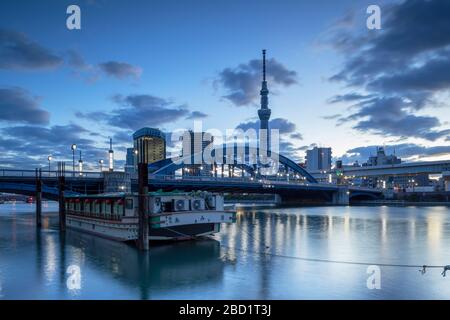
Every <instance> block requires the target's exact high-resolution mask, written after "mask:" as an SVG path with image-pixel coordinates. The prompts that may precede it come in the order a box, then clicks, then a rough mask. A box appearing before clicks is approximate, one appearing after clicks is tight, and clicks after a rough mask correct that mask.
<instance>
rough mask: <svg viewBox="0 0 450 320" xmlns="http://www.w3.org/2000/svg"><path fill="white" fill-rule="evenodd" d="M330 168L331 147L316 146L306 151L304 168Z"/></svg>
mask: <svg viewBox="0 0 450 320" xmlns="http://www.w3.org/2000/svg"><path fill="white" fill-rule="evenodd" d="M330 169H331V148H317V147H314V148H313V149H311V150H307V151H306V170H308V171H320V170H323V171H325V170H327V171H328V170H330Z"/></svg>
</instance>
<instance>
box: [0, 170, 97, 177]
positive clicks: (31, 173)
mask: <svg viewBox="0 0 450 320" xmlns="http://www.w3.org/2000/svg"><path fill="white" fill-rule="evenodd" d="M60 174H61V172H59V171H55V170H52V171H49V170H42V171H41V177H42V178H57V177H58V176H60ZM63 175H64V176H65V177H66V178H80V179H84V178H102V177H103V173H102V172H95V171H86V172H82V173H80V172H79V171H64V173H63ZM0 177H24V178H25V177H29V178H31V177H36V170H20V169H0Z"/></svg>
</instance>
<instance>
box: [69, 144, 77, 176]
mask: <svg viewBox="0 0 450 320" xmlns="http://www.w3.org/2000/svg"><path fill="white" fill-rule="evenodd" d="M70 148H71V149H72V175H75V150H77V145H76V144H75V143H74V144H72V146H71V147H70Z"/></svg>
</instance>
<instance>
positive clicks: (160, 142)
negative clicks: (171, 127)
mask: <svg viewBox="0 0 450 320" xmlns="http://www.w3.org/2000/svg"><path fill="white" fill-rule="evenodd" d="M133 141H134V150H135V155H134V157H135V161H134V165H135V166H136V165H137V164H139V163H147V164H150V163H153V162H156V161H159V160H163V159H165V158H166V136H165V135H164V133H163V132H162V131H161V130H159V129H155V128H142V129H139V130H138V131H136V132H135V133H134V134H133ZM134 150H133V152H134Z"/></svg>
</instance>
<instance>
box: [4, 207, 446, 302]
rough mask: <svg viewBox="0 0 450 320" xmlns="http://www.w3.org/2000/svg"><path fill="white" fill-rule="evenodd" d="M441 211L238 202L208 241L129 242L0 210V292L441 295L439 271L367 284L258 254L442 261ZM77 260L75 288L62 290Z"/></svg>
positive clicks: (361, 273) (323, 267)
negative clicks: (230, 220) (232, 216)
mask: <svg viewBox="0 0 450 320" xmlns="http://www.w3.org/2000/svg"><path fill="white" fill-rule="evenodd" d="M448 213H449V211H448V208H445V207H442V208H440V207H435V208H413V207H411V208H394V207H373V208H369V207H315V208H270V209H264V210H262V209H255V208H252V209H251V210H249V211H245V210H243V209H240V211H239V213H238V215H237V223H236V224H232V225H223V226H222V231H221V233H220V234H218V235H216V236H215V237H214V239H210V240H203V241H198V242H181V243H175V244H174V243H171V244H161V245H152V246H151V249H150V252H148V253H141V252H139V251H138V250H136V249H135V248H134V247H133V246H131V245H128V244H123V243H118V242H114V241H109V240H106V239H102V238H98V237H95V236H91V235H87V234H83V233H80V232H77V231H72V230H68V231H67V232H66V233H65V234H60V233H59V232H58V230H57V228H58V221H57V215H54V214H53V215H49V214H45V215H44V220H43V226H44V228H42V230H41V231H36V229H35V227H34V218H33V215H32V214H30V213H26V214H23V213H20V211H19V210H16V211H14V212H9V214H6V213H5V212H2V211H1V208H0V289H1V290H0V297H1V298H6V299H11V298H23V299H26V298H30V299H36V298H42V299H104V298H111V299H189V298H192V299H205V298H212V299H278V298H287V299H301V298H307V299H308V298H333V299H339V298H350V299H382V298H384V299H401V298H448V297H450V286H448V280H449V279H448V278H442V277H441V276H440V275H439V273H440V271H439V272H437V271H436V272H432V271H430V272H429V273H427V274H426V275H424V276H421V275H420V274H419V273H418V272H417V270H415V269H414V270H413V269H408V270H405V269H396V268H382V276H383V280H382V283H383V285H382V290H379V291H378V290H375V291H374V290H368V289H367V288H366V286H365V283H366V280H367V274H366V268H365V267H362V266H357V265H338V264H330V263H328V264H327V263H318V262H309V261H300V260H293V259H286V258H281V257H277V256H273V255H266V254H264V253H271V254H275V255H276V254H278V255H285V256H292V257H307V258H317V259H330V260H344V261H359V262H370V263H374V264H376V263H400V264H435V265H440V264H448V262H449V261H450V251H449V250H447V249H446V248H447V246H446V245H447V244H448V243H449V240H450V217H449V215H448ZM72 265H75V266H79V267H80V270H81V275H82V277H81V279H82V281H81V288H80V289H79V290H69V289H68V288H67V280H68V277H69V274H67V268H68V267H69V266H72Z"/></svg>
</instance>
